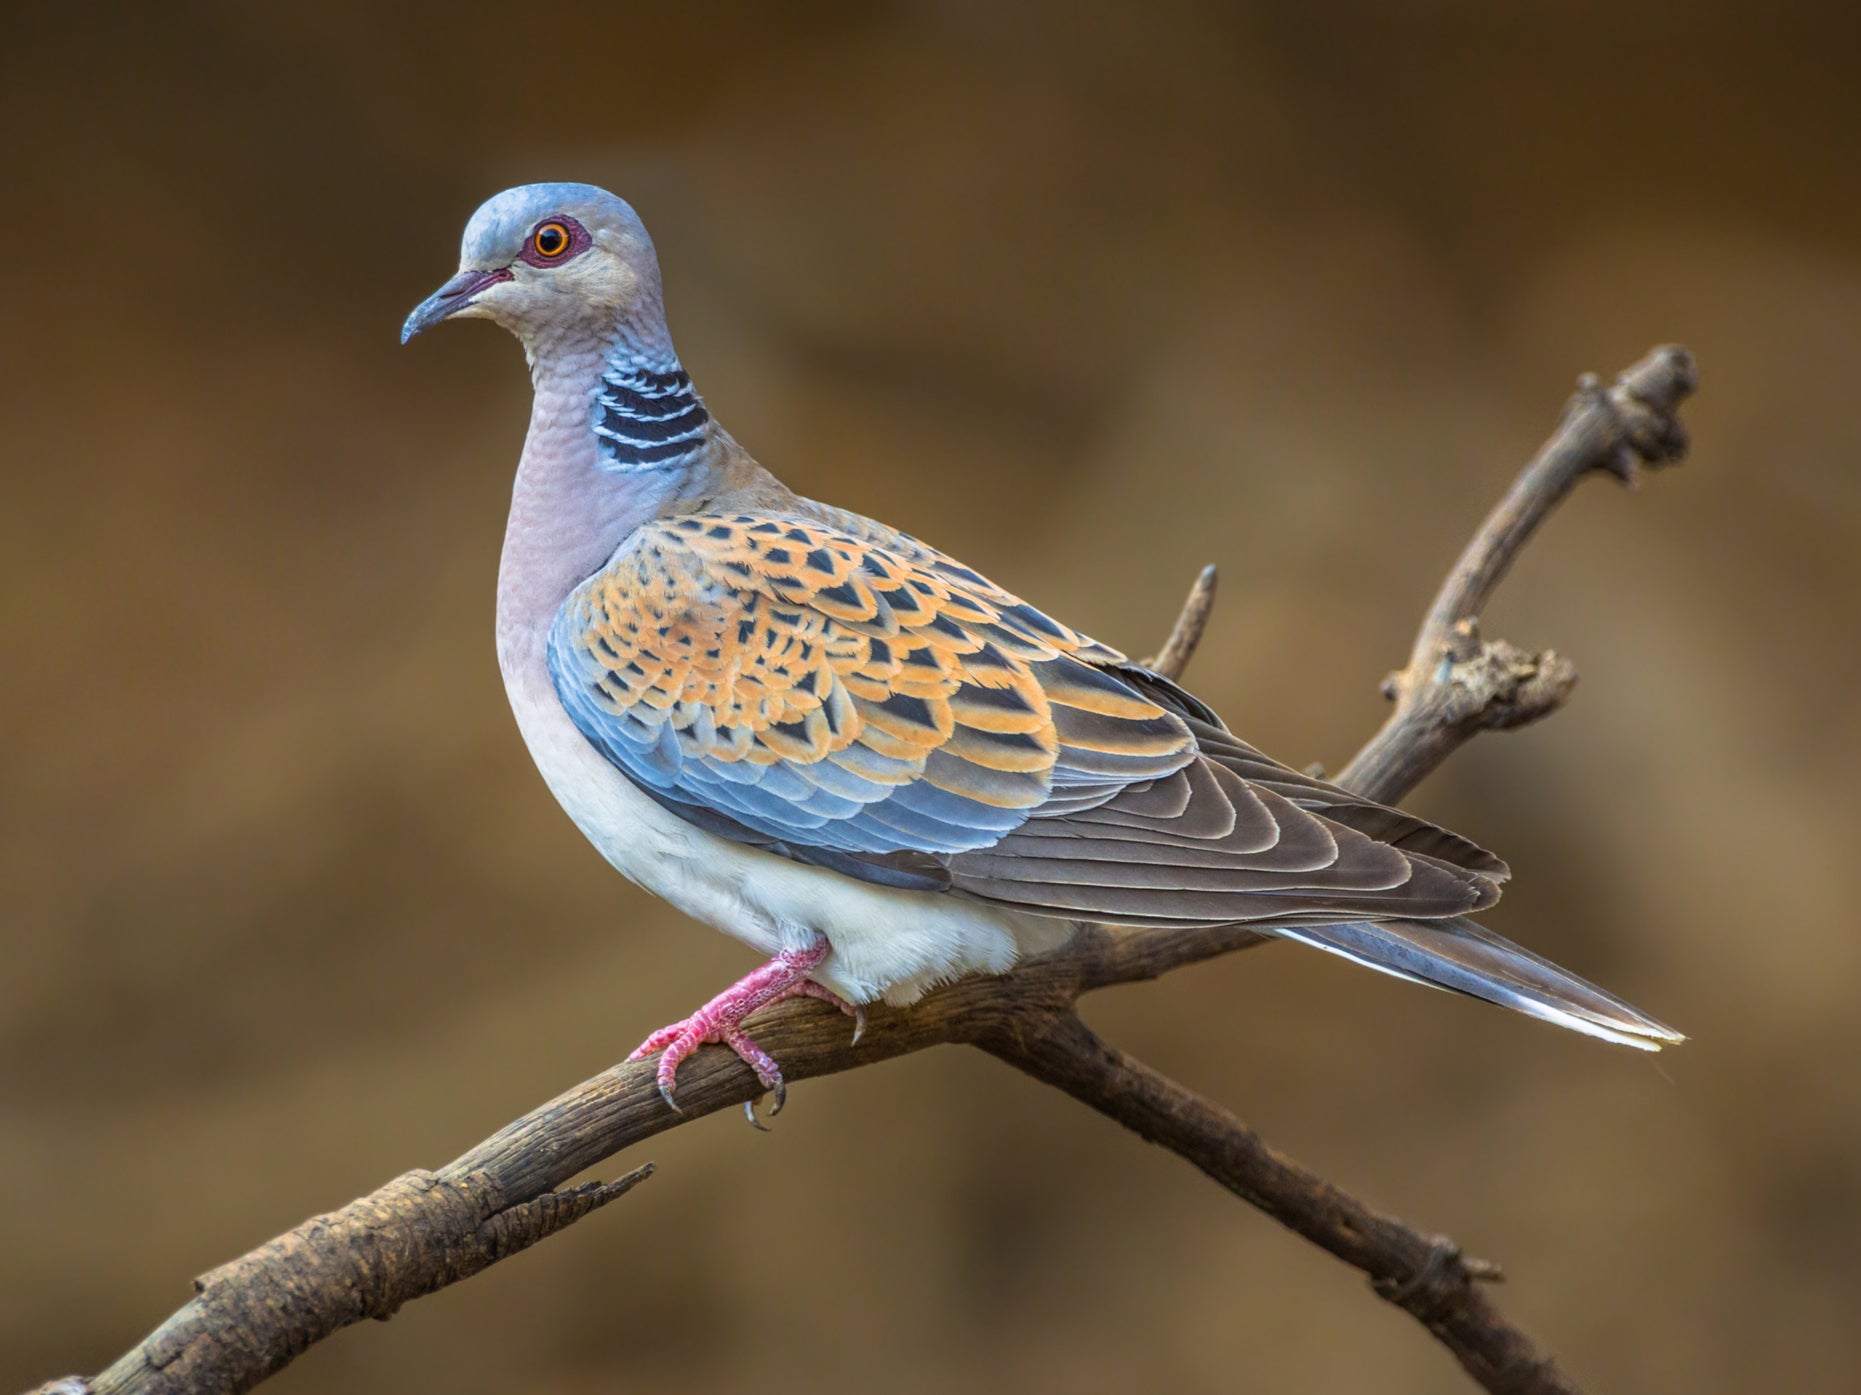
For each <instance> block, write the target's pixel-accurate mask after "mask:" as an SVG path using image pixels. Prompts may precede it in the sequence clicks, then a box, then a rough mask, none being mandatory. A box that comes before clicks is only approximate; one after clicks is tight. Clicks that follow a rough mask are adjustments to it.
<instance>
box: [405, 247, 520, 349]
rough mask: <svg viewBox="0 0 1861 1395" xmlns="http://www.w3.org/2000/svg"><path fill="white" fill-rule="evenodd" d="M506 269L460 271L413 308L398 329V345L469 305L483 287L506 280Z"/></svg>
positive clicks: (507, 274)
mask: <svg viewBox="0 0 1861 1395" xmlns="http://www.w3.org/2000/svg"><path fill="white" fill-rule="evenodd" d="M510 279H511V277H510V268H509V267H503V266H500V267H498V268H496V269H495V270H492V271H461V272H460V273H459V274H458V275H457V276H455V277H453V278H452V280H450V281H448V282H447V283H446V284H445V285H443V286H441V287H440V288H439V289H438V290H436V291H434V292H433V294H432V295H430V296H428V297H427V298H426V299H425V300H423V301H421V302H420V303H419V304H418V305H416V306H415V307H414V313H413V314H411V315H409V316H408V317H407V323H406V324H404V325H402V326H401V343H403V344H405V343H406V342H407V341H408V340H409V339H412V338H413V337H414V336H415V335H416V334H418V333H419V332H420V331H421V330H423V329H430V328H432V327H433V326H434V325H436V324H438V323H439V322H440V321H441V320H443V319H446V318H447V317H448V316H450V315H456V314H458V313H459V312H460V311H461V310H463V309H464V308H465V307H466V306H468V305H470V304H471V303H472V302H473V301H474V300H476V299H477V298H478V296H479V293H480V292H481V291H483V290H484V289H485V288H486V287H487V286H495V285H496V284H497V283H498V282H499V281H508V280H510Z"/></svg>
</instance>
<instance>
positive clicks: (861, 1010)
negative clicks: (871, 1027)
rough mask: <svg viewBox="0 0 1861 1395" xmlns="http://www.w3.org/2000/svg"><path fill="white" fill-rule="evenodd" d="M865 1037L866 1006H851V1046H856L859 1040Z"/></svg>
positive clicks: (857, 1004)
mask: <svg viewBox="0 0 1861 1395" xmlns="http://www.w3.org/2000/svg"><path fill="white" fill-rule="evenodd" d="M865 1035H866V1005H865V1004H864V1003H855V1004H854V1005H853V1041H852V1043H851V1044H852V1045H854V1046H858V1045H859V1039H860V1038H861V1037H863V1036H865Z"/></svg>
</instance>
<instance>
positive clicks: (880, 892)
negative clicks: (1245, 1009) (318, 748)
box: [508, 674, 1070, 1003]
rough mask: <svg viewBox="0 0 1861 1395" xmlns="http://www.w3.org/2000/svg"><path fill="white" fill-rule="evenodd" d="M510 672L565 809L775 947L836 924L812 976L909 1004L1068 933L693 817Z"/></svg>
mask: <svg viewBox="0 0 1861 1395" xmlns="http://www.w3.org/2000/svg"><path fill="white" fill-rule="evenodd" d="M542 678H543V681H542V685H541V690H539V685H538V684H537V683H536V682H535V681H534V680H530V681H523V680H519V681H513V682H510V683H509V684H508V689H509V694H510V699H511V707H512V710H513V711H514V712H515V713H516V716H517V725H518V727H519V728H520V729H521V730H522V732H523V737H524V741H525V743H526V744H527V745H528V746H529V748H530V755H531V757H532V758H533V759H534V760H535V761H536V765H537V769H538V770H540V771H541V772H542V775H543V779H544V781H545V782H546V783H547V784H548V785H549V788H550V791H551V792H552V793H553V794H554V795H555V796H556V799H557V801H558V802H560V803H561V805H562V807H563V809H564V810H565V811H567V813H568V815H569V817H570V818H572V819H573V820H574V821H575V824H576V826H577V827H578V828H580V829H581V831H582V833H583V834H584V835H586V837H587V838H588V840H589V842H591V843H593V844H594V845H595V847H596V848H597V849H598V850H599V851H600V853H601V855H602V856H603V857H605V858H606V859H607V860H608V862H610V863H611V864H612V865H613V866H614V867H615V868H616V869H617V870H618V871H619V872H620V873H621V874H622V875H623V876H625V877H626V878H627V879H628V880H629V881H632V882H634V883H635V884H636V885H638V886H641V887H643V888H645V889H646V890H647V891H650V892H652V893H653V894H654V895H655V896H658V897H661V898H662V899H664V900H665V901H668V902H670V903H671V904H672V905H673V906H676V907H677V908H678V909H679V910H681V911H683V912H684V913H685V914H687V915H689V916H691V917H692V918H693V919H695V920H700V921H703V922H704V923H705V924H707V925H712V926H715V927H716V928H717V929H719V930H722V931H724V932H725V933H726V934H728V935H731V936H734V937H735V938H737V939H739V940H741V941H743V942H744V943H745V944H747V945H750V946H752V947H753V948H755V949H756V950H758V951H760V952H761V953H763V954H770V955H773V954H776V953H778V952H779V951H781V950H783V949H798V948H801V947H803V946H805V945H809V944H812V943H814V942H815V939H816V937H817V936H825V937H826V939H827V941H828V943H829V944H830V945H831V946H832V949H833V952H832V954H831V955H829V957H828V958H827V960H826V961H825V962H824V963H823V964H822V965H821V967H820V968H819V969H818V970H816V971H815V973H814V975H813V977H815V978H817V979H819V980H820V981H821V982H822V983H824V984H826V985H827V986H828V987H830V988H832V989H834V990H835V991H836V992H838V993H840V994H842V995H844V996H845V997H847V998H850V999H852V1000H853V1001H855V1002H871V1001H873V1000H874V999H877V998H884V999H886V1000H887V1001H888V1002H894V1003H907V1002H911V1001H913V1000H914V999H916V998H917V997H919V996H920V995H921V994H922V993H923V992H924V991H925V990H926V989H927V988H930V987H931V986H933V985H934V984H937V983H940V982H944V981H947V980H949V979H952V978H957V977H960V976H961V975H963V974H966V973H974V972H984V973H1001V972H1004V971H1006V970H1007V969H1008V968H1010V967H1011V966H1012V965H1013V964H1014V962H1015V960H1016V958H1017V957H1019V955H1020V954H1022V953H1025V952H1031V951H1037V950H1039V949H1043V948H1047V947H1050V946H1052V945H1055V944H1058V943H1060V942H1061V941H1062V940H1064V939H1065V937H1066V935H1067V934H1068V933H1069V931H1070V927H1069V926H1068V925H1067V924H1066V923H1065V922H1062V921H1055V920H1049V919H1045V918H1042V917H1037V916H1030V915H1026V914H1023V913H1019V912H1015V911H1009V910H1005V909H1001V908H997V907H992V906H989V905H986V904H984V903H982V902H978V901H970V900H966V899H963V898H961V897H956V896H949V895H944V894H941V893H935V892H923V891H901V890H898V889H896V888H892V887H882V886H874V885H872V884H870V883H867V882H861V881H858V880H856V879H854V878H852V877H848V876H844V875H842V874H841V873H838V872H831V871H828V870H826V869H824V868H819V867H809V866H806V865H805V864H802V863H799V862H791V861H789V860H788V859H787V858H783V857H778V856H776V855H775V854H773V853H768V852H763V851H761V850H760V849H757V848H751V847H746V846H744V845H743V844H740V843H733V842H731V841H730V840H729V839H727V838H722V837H719V836H718V835H716V834H714V833H709V832H706V831H705V830H704V829H701V828H698V827H695V826H694V825H692V824H689V823H687V822H686V821H685V820H684V819H682V818H680V817H679V816H678V815H677V814H675V813H673V812H672V811H671V810H669V809H666V808H665V807H663V806H662V805H660V804H659V803H657V802H656V801H655V800H653V799H652V798H650V797H649V796H648V795H646V794H645V793H643V792H642V791H641V790H640V789H639V788H638V787H637V786H635V785H634V784H633V782H632V781H631V780H629V779H627V777H626V776H625V775H623V774H621V773H620V771H619V770H617V769H615V768H614V766H613V765H611V764H610V763H609V762H608V761H607V759H606V758H605V757H604V756H602V755H601V753H600V752H599V751H598V750H596V749H595V747H594V746H593V745H592V744H591V743H590V742H589V741H588V739H587V738H586V737H585V736H583V735H582V733H581V730H580V729H579V728H578V727H576V725H575V724H574V722H573V721H571V720H570V719H569V716H568V713H567V712H565V711H564V710H563V708H562V704H561V702H560V701H559V700H558V699H557V697H556V693H555V689H554V687H553V685H550V684H549V682H548V678H547V674H544V675H543V676H542Z"/></svg>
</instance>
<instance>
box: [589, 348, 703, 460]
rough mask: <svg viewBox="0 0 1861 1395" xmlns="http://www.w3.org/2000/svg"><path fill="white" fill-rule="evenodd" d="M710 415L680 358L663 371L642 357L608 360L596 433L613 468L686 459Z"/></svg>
mask: <svg viewBox="0 0 1861 1395" xmlns="http://www.w3.org/2000/svg"><path fill="white" fill-rule="evenodd" d="M710 420H711V414H710V413H709V412H707V411H706V410H705V408H704V403H703V402H702V401H701V400H700V399H699V397H698V394H697V393H696V392H695V391H694V390H693V389H692V385H691V379H690V377H688V376H687V375H686V372H685V370H684V369H683V368H680V367H679V366H678V362H677V360H676V359H674V360H672V366H671V367H670V368H669V369H666V370H664V371H658V370H655V369H653V368H649V367H647V366H646V365H645V364H644V363H641V362H640V361H639V360H638V359H631V358H629V359H619V360H609V362H608V367H607V372H606V373H604V374H602V376H601V381H600V383H599V384H598V385H597V386H596V388H595V397H594V434H595V435H596V436H597V437H599V438H600V450H601V463H602V465H603V467H604V468H606V469H609V470H616V471H620V472H621V473H624V474H632V473H635V472H637V471H641V470H661V469H665V468H667V467H668V466H677V465H680V464H684V463H687V462H688V461H689V460H690V458H691V457H693V456H695V455H696V454H697V453H698V451H699V449H700V448H701V447H702V446H703V445H704V440H705V427H706V426H707V425H709V423H710Z"/></svg>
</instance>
